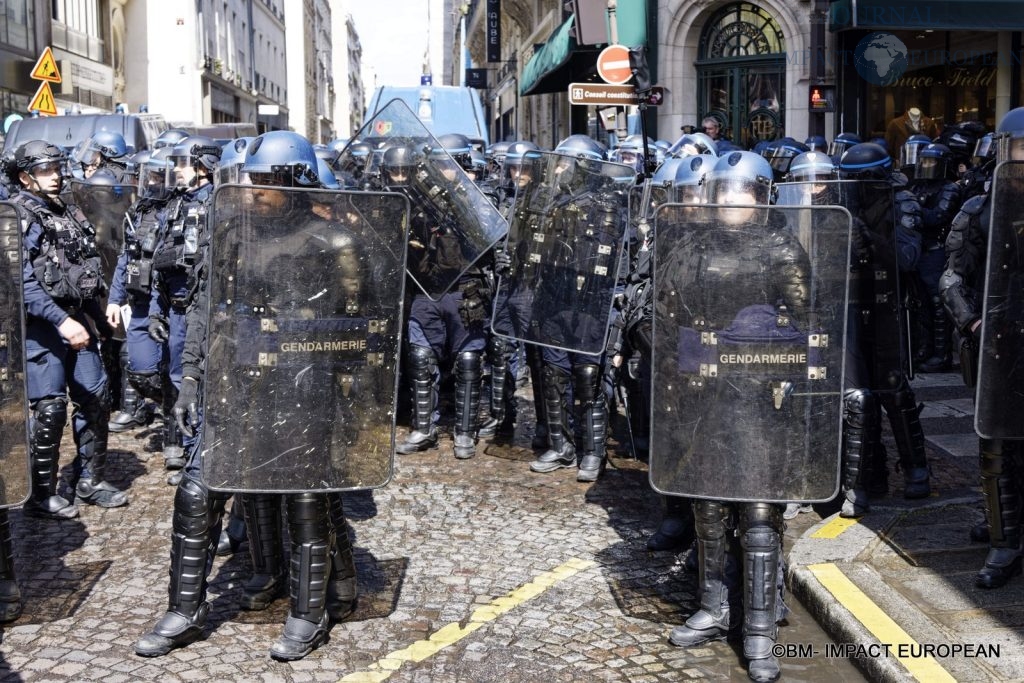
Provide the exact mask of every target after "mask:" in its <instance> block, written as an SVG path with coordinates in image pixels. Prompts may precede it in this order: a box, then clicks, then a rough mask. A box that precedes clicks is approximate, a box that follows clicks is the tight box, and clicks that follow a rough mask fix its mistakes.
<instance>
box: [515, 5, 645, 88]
mask: <svg viewBox="0 0 1024 683" xmlns="http://www.w3.org/2000/svg"><path fill="white" fill-rule="evenodd" d="M616 14H617V21H616V30H617V36H616V37H617V39H618V44H620V45H625V46H626V47H638V46H641V45H646V44H647V0H619V3H618V11H617V13H616ZM575 20H576V18H575V16H570V17H569V18H568V19H566V20H565V21H564V22H563V23H562V25H561V26H559V27H558V28H556V29H555V30H554V31H553V32H552V33H551V35H550V36H548V39H547V41H546V42H545V43H544V44H543V45H542V46H541V47H539V48H537V49H536V50H535V51H534V53H533V57H531V58H530V61H529V62H527V63H526V68H524V69H523V76H522V79H521V84H520V86H519V94H520V95H540V94H543V93H552V92H559V91H564V90H568V86H569V84H570V83H572V82H574V81H579V80H583V79H584V78H586V77H588V76H591V75H593V74H594V73H595V71H596V68H597V67H596V65H597V53H598V52H600V49H601V48H602V47H604V45H584V46H581V45H579V44H578V43H577V42H576V38H574V37H573V36H572V35H570V32H571V30H572V27H573V22H575Z"/></svg>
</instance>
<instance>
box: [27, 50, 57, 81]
mask: <svg viewBox="0 0 1024 683" xmlns="http://www.w3.org/2000/svg"><path fill="white" fill-rule="evenodd" d="M32 78H34V79H36V80H37V81H49V82H50V83H60V71H58V70H57V60H56V59H54V58H53V52H52V51H51V50H50V48H49V47H47V48H46V49H45V50H43V54H41V55H39V59H38V60H37V61H36V65H35V66H34V67H33V68H32Z"/></svg>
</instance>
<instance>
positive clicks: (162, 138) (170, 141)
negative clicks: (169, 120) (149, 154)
mask: <svg viewBox="0 0 1024 683" xmlns="http://www.w3.org/2000/svg"><path fill="white" fill-rule="evenodd" d="M187 137H188V131H186V130H181V129H180V128H171V129H169V130H165V131H164V132H162V133H160V135H158V136H156V140H154V141H153V149H160V148H161V147H174V146H175V145H176V144H178V143H179V142H181V141H182V140H184V139H185V138H187Z"/></svg>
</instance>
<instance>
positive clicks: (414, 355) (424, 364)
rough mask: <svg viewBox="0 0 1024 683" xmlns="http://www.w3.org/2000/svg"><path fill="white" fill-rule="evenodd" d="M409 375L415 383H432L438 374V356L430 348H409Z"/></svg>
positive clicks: (414, 345)
mask: <svg viewBox="0 0 1024 683" xmlns="http://www.w3.org/2000/svg"><path fill="white" fill-rule="evenodd" d="M409 374H410V376H411V377H412V379H413V380H414V381H418V382H426V381H432V380H433V378H434V375H435V374H437V356H436V355H435V354H434V350H433V349H431V348H430V347H429V346H419V345H417V344H412V345H411V346H410V347H409Z"/></svg>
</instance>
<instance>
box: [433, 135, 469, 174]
mask: <svg viewBox="0 0 1024 683" xmlns="http://www.w3.org/2000/svg"><path fill="white" fill-rule="evenodd" d="M437 142H438V144H440V145H441V147H442V148H443V149H444V151H446V152H448V154H449V155H450V156H451V157H452V158H453V159H455V161H456V162H457V163H458V164H459V166H461V167H462V168H463V170H472V168H473V162H472V160H471V159H470V157H469V153H470V152H472V151H473V145H472V143H470V141H469V138H467V137H466V136H465V135H462V134H461V133H446V134H445V135H442V136H441V137H439V138H438V139H437Z"/></svg>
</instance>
